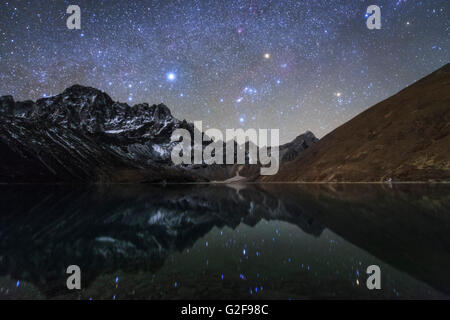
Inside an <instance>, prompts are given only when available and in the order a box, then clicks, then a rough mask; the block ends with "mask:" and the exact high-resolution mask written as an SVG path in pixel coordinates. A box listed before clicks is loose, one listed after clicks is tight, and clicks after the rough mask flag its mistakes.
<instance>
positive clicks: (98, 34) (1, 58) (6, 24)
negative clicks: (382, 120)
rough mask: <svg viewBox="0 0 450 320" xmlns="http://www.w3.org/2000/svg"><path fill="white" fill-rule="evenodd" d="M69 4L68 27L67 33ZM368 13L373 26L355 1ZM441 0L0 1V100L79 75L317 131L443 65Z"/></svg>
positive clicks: (292, 132) (198, 116) (207, 110)
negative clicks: (72, 15)
mask: <svg viewBox="0 0 450 320" xmlns="http://www.w3.org/2000/svg"><path fill="white" fill-rule="evenodd" d="M70 4H77V5H79V6H80V8H81V30H69V29H68V28H67V27H66V20H67V18H68V16H69V15H68V14H67V13H66V9H67V7H68V5H70ZM371 4H377V5H378V6H380V7H381V15H382V28H381V30H369V29H368V28H367V26H366V17H365V14H366V8H367V7H368V6H369V5H371ZM449 9H450V1H448V0H442V1H412V0H398V1H394V0H389V1H388V0H386V1H381V0H376V1H356V0H355V1H350V0H347V1H231V0H220V1H188V0H184V1H72V0H71V1H36V0H33V1H6V2H5V1H2V2H1V4H0V41H1V44H0V95H6V94H11V95H13V96H14V97H15V99H16V100H25V99H32V100H36V99H39V98H41V97H43V96H49V95H54V94H58V93H60V92H62V91H63V90H64V89H65V88H66V87H68V86H70V85H72V84H75V83H78V84H82V85H87V86H92V87H95V88H98V89H100V90H102V91H105V92H107V93H108V94H109V95H110V96H111V97H112V98H113V99H115V100H119V101H124V102H127V103H128V104H135V103H141V102H148V103H150V104H153V103H160V102H163V103H165V104H166V105H167V106H168V107H169V108H170V109H171V110H172V112H173V114H174V115H175V116H176V117H177V118H180V119H187V120H189V121H194V120H203V122H204V127H206V126H209V127H215V128H219V129H225V128H240V127H242V128H279V129H280V137H281V142H287V141H289V140H291V139H293V138H294V137H295V136H297V135H298V134H300V133H303V132H304V131H306V130H311V131H312V132H314V133H315V134H316V135H317V136H318V137H322V136H323V135H325V134H326V133H328V132H330V131H331V130H332V129H334V128H336V127H337V126H339V125H341V124H342V123H344V122H345V121H347V120H349V119H350V118H352V117H354V116H355V115H356V114H358V113H360V112H362V111H363V110H365V109H367V108H368V107H370V106H371V105H373V104H375V103H377V102H379V101H381V100H383V99H385V98H387V97H389V96H391V95H392V94H394V93H396V92H397V91H399V90H400V89H403V88H404V87H406V86H407V85H409V84H411V83H413V82H414V81H417V80H418V79H420V78H421V77H423V76H425V75H426V74H428V73H430V72H432V71H434V70H436V69H437V68H439V67H440V66H442V65H444V64H446V63H448V62H449V61H450V59H449V58H450V56H449V47H450V44H449V38H450V37H449V19H448V18H449Z"/></svg>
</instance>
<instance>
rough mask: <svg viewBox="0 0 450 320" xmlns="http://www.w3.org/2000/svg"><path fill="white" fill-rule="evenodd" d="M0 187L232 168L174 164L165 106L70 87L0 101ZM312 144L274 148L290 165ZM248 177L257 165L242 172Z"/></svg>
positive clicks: (183, 124)
mask: <svg viewBox="0 0 450 320" xmlns="http://www.w3.org/2000/svg"><path fill="white" fill-rule="evenodd" d="M0 117H1V127H0V152H1V153H2V155H4V156H3V157H2V161H1V162H0V182H67V181H72V182H81V181H90V182H160V181H168V182H171V181H177V182H185V181H208V180H225V179H227V178H230V177H232V176H234V175H235V174H236V171H237V170H238V169H239V166H227V165H214V166H206V165H192V166H178V167H176V166H174V165H173V164H172V162H171V159H170V154H171V151H172V148H173V147H174V145H175V144H176V143H177V142H171V141H170V137H171V134H172V132H173V131H174V130H176V129H178V128H182V129H186V130H188V131H189V132H191V134H193V133H194V130H195V129H194V126H193V124H192V123H188V122H187V121H185V120H183V121H180V120H178V119H176V118H174V117H173V116H172V114H171V112H170V110H169V108H167V107H166V106H165V105H163V104H159V105H151V106H150V105H148V104H146V103H143V104H136V105H133V106H129V105H128V104H126V103H120V102H115V101H113V100H112V99H111V98H110V97H109V96H108V95H107V94H106V93H104V92H101V91H99V90H97V89H95V88H91V87H84V86H80V85H74V86H72V87H70V88H67V89H66V90H64V92H63V93H61V94H59V95H56V96H53V97H48V98H43V99H39V100H37V101H36V102H33V101H23V102H15V101H14V99H13V97H12V96H3V97H0ZM316 141H317V139H316V138H315V137H314V135H313V134H312V133H310V132H307V133H306V134H304V135H302V136H299V137H297V138H296V139H295V140H294V141H293V142H291V143H289V144H288V145H285V146H281V147H280V155H281V159H282V161H288V160H292V159H294V158H295V157H297V156H298V154H300V153H301V152H302V151H303V150H304V149H306V148H307V147H309V146H310V145H311V144H313V143H315V142H316ZM242 172H243V174H244V175H245V176H247V177H252V178H255V177H256V176H257V175H258V172H259V166H258V165H255V166H248V168H246V170H244V171H242Z"/></svg>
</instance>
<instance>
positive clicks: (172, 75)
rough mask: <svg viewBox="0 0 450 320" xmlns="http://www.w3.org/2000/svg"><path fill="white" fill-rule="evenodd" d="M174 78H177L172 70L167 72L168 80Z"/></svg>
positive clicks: (173, 79) (171, 80)
mask: <svg viewBox="0 0 450 320" xmlns="http://www.w3.org/2000/svg"><path fill="white" fill-rule="evenodd" d="M176 78H177V77H176V75H175V73H173V72H169V73H168V74H167V80H169V81H170V82H173V81H175V79H176Z"/></svg>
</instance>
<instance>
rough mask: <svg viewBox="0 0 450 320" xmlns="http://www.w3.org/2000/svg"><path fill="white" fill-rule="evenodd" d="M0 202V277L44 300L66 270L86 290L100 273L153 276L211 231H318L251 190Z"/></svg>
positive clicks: (58, 191)
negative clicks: (275, 227)
mask: <svg viewBox="0 0 450 320" xmlns="http://www.w3.org/2000/svg"><path fill="white" fill-rule="evenodd" d="M94 188H96V189H94ZM1 199H2V201H1V202H2V216H1V223H0V226H1V227H0V252H2V256H1V259H0V262H1V263H0V273H1V274H9V275H11V276H13V277H15V278H17V279H24V280H28V281H30V282H36V281H37V282H38V283H37V285H38V286H39V287H40V288H41V289H42V290H43V291H44V292H48V293H49V292H52V291H58V290H65V287H63V286H62V285H63V284H65V281H64V280H63V279H64V276H65V268H66V267H67V266H68V265H71V264H77V265H79V266H80V267H81V269H82V270H87V271H88V272H89V273H87V274H86V273H84V274H83V282H84V283H85V285H87V284H88V283H89V282H90V281H92V280H94V278H95V277H96V276H98V273H99V272H102V273H104V272H108V271H114V270H115V269H122V270H130V271H132V270H138V269H139V270H156V269H158V268H160V267H161V265H162V264H163V262H164V259H165V258H166V257H167V255H168V254H169V253H170V252H173V251H174V250H183V249H184V248H186V247H190V246H192V244H193V243H194V242H195V241H196V240H197V239H199V238H200V237H202V236H203V235H205V234H206V233H207V232H209V231H210V230H211V229H212V228H213V227H223V226H228V227H231V228H235V227H236V226H238V225H239V224H240V223H245V224H248V225H250V226H253V225H255V224H256V223H258V221H260V220H261V219H266V220H272V219H277V220H282V221H287V222H290V223H293V224H295V225H297V226H299V227H300V228H301V229H302V230H304V231H305V232H307V233H310V234H313V235H315V236H319V235H320V234H321V232H322V230H323V227H322V226H321V225H320V224H319V223H317V221H315V220H314V219H312V218H311V217H309V216H308V215H307V214H306V213H305V212H304V211H303V209H302V208H301V207H300V206H296V205H289V207H286V206H285V204H283V203H282V202H280V201H279V200H278V199H277V198H275V197H273V196H270V195H269V194H268V193H267V192H263V191H261V190H257V189H253V188H252V189H247V188H243V189H240V190H239V189H235V188H228V187H225V186H214V187H212V186H192V187H188V188H187V187H186V186H184V187H175V188H174V187H170V188H154V187H147V186H110V187H105V186H101V187H93V188H92V189H85V188H80V189H77V188H75V189H72V190H68V189H67V188H61V187H55V186H53V187H52V186H48V187H42V186H40V187H38V188H36V187H33V186H28V187H27V186H19V187H12V186H8V187H5V188H4V190H2V193H1ZM96 271H97V273H95V272H96ZM51 283H57V284H58V288H52V287H49V285H51ZM54 293H55V292H54Z"/></svg>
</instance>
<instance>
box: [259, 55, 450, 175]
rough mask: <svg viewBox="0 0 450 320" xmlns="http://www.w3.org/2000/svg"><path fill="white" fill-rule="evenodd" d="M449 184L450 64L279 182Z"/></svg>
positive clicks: (335, 136) (357, 122) (337, 133)
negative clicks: (416, 182)
mask: <svg viewBox="0 0 450 320" xmlns="http://www.w3.org/2000/svg"><path fill="white" fill-rule="evenodd" d="M430 180H432V181H450V64H447V65H446V66H444V67H442V68H441V69H439V70H437V71H436V72H434V73H432V74H430V75H428V76H427V77H425V78H423V79H421V80H419V81H417V82H416V83H414V84H412V85H411V86H409V87H407V88H406V89H404V90H402V91H400V92H399V93H397V94H396V95H394V96H392V97H390V98H388V99H386V100H384V101H382V102H380V103H378V104H377V105H375V106H373V107H371V108H369V109H368V110H366V111H364V112H363V113H361V114H359V115H358V116H356V117H355V118H353V119H351V120H350V121H348V122H347V123H345V124H344V125H342V126H340V127H339V128H337V129H335V130H334V131H332V132H331V133H329V134H328V135H326V136H325V137H324V138H322V139H321V140H320V141H319V142H318V143H316V144H315V145H314V146H312V147H311V148H309V149H308V150H306V151H305V152H304V153H303V154H301V155H300V156H299V157H298V158H297V159H295V160H294V161H292V162H290V163H287V164H285V165H283V166H282V167H281V168H280V170H279V172H278V174H276V175H274V176H262V177H260V178H259V181H261V182H274V181H318V182H340V181H350V182H351V181H373V182H375V181H430Z"/></svg>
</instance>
